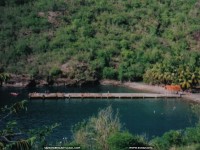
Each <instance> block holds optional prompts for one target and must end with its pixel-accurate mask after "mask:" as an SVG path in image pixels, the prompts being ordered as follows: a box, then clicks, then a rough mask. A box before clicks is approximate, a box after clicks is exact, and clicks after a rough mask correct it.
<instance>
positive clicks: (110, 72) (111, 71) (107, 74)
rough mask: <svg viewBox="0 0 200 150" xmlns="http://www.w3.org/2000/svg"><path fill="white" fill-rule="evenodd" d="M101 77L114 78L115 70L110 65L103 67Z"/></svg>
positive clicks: (115, 76) (115, 75)
mask: <svg viewBox="0 0 200 150" xmlns="http://www.w3.org/2000/svg"><path fill="white" fill-rule="evenodd" d="M103 78H105V79H116V78H117V71H116V70H115V69H114V68H112V67H105V68H104V69H103Z"/></svg>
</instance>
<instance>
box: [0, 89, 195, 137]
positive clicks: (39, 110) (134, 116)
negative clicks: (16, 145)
mask: <svg viewBox="0 0 200 150" xmlns="http://www.w3.org/2000/svg"><path fill="white" fill-rule="evenodd" d="M45 90H49V91H50V92H56V91H59V92H108V91H109V92H139V91H133V90H131V89H127V88H124V87H115V86H97V87H95V88H64V87H54V88H37V89H23V88H1V89H0V106H1V107H2V106H3V105H5V104H8V105H9V104H12V103H14V102H16V101H20V100H23V99H27V94H28V92H34V91H38V92H44V91H45ZM10 92H19V93H20V95H19V96H18V97H13V96H11V95H10V94H9V93H10ZM110 105H111V106H112V107H113V109H114V110H115V112H116V110H119V114H120V120H121V122H122V124H123V129H126V130H129V131H130V132H131V133H133V134H145V135H146V136H147V138H149V139H151V138H152V137H153V136H160V135H162V134H163V133H164V132H166V131H169V130H171V129H183V128H186V127H189V126H194V125H195V122H196V119H195V118H194V116H193V114H192V112H191V109H190V104H189V103H188V102H186V101H184V100H182V99H135V100H128V99H122V100H120V99H109V100H107V99H104V100H101V99H83V100H81V99H72V100H55V101H54V100H45V101H42V100H31V101H29V103H28V110H27V111H26V112H25V113H21V114H20V116H16V118H15V119H16V120H17V121H18V123H19V126H20V127H21V128H22V129H24V130H27V129H29V128H38V127H41V126H42V125H50V124H53V123H55V122H57V123H61V126H59V127H58V128H56V129H55V130H54V132H53V134H52V135H51V136H50V137H49V139H50V140H51V141H60V140H62V139H63V137H67V138H68V139H70V138H71V135H72V134H71V127H72V126H73V125H74V124H76V123H78V122H80V121H82V120H83V119H88V118H89V117H90V116H92V115H96V114H97V113H98V110H99V109H103V108H106V107H107V106H110Z"/></svg>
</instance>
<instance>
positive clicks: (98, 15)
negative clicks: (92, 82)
mask: <svg viewBox="0 0 200 150" xmlns="http://www.w3.org/2000/svg"><path fill="white" fill-rule="evenodd" d="M199 10H200V1H199V0H1V1H0V29H1V30H0V67H1V68H3V69H2V70H4V71H5V72H8V73H14V74H29V75H30V76H33V77H37V76H41V77H47V76H48V75H52V76H56V75H60V76H62V77H64V78H70V79H82V80H89V79H102V78H104V79H105V78H107V79H118V80H122V81H124V80H131V81H138V80H143V79H144V81H146V82H148V83H154V84H157V83H158V84H160V83H164V84H172V83H174V84H177V83H178V84H181V85H182V87H184V88H188V87H191V86H192V85H197V84H198V81H199V78H200V13H199Z"/></svg>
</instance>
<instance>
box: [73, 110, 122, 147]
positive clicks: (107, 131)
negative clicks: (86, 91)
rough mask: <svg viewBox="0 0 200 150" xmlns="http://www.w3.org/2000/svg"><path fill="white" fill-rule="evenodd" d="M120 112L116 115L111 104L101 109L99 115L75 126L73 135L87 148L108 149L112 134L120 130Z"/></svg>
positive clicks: (76, 140) (77, 141)
mask: <svg viewBox="0 0 200 150" xmlns="http://www.w3.org/2000/svg"><path fill="white" fill-rule="evenodd" d="M120 127H121V124H120V122H119V117H118V114H116V115H114V112H113V110H112V108H111V106H109V107H107V108H106V109H103V110H100V111H99V113H98V115H97V117H91V118H90V119H89V120H88V121H84V122H81V123H79V124H77V125H75V126H74V127H73V137H74V141H75V143H77V144H80V145H82V146H83V147H85V148H86V149H105V150H106V149H108V143H107V140H108V138H109V136H110V135H112V134H114V133H116V132H118V131H119V130H120Z"/></svg>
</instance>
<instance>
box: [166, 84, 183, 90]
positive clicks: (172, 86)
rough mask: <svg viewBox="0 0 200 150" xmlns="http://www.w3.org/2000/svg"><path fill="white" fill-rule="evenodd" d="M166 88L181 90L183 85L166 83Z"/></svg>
mask: <svg viewBox="0 0 200 150" xmlns="http://www.w3.org/2000/svg"><path fill="white" fill-rule="evenodd" d="M165 89H167V90H169V91H181V90H182V89H181V86H180V85H166V86H165Z"/></svg>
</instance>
